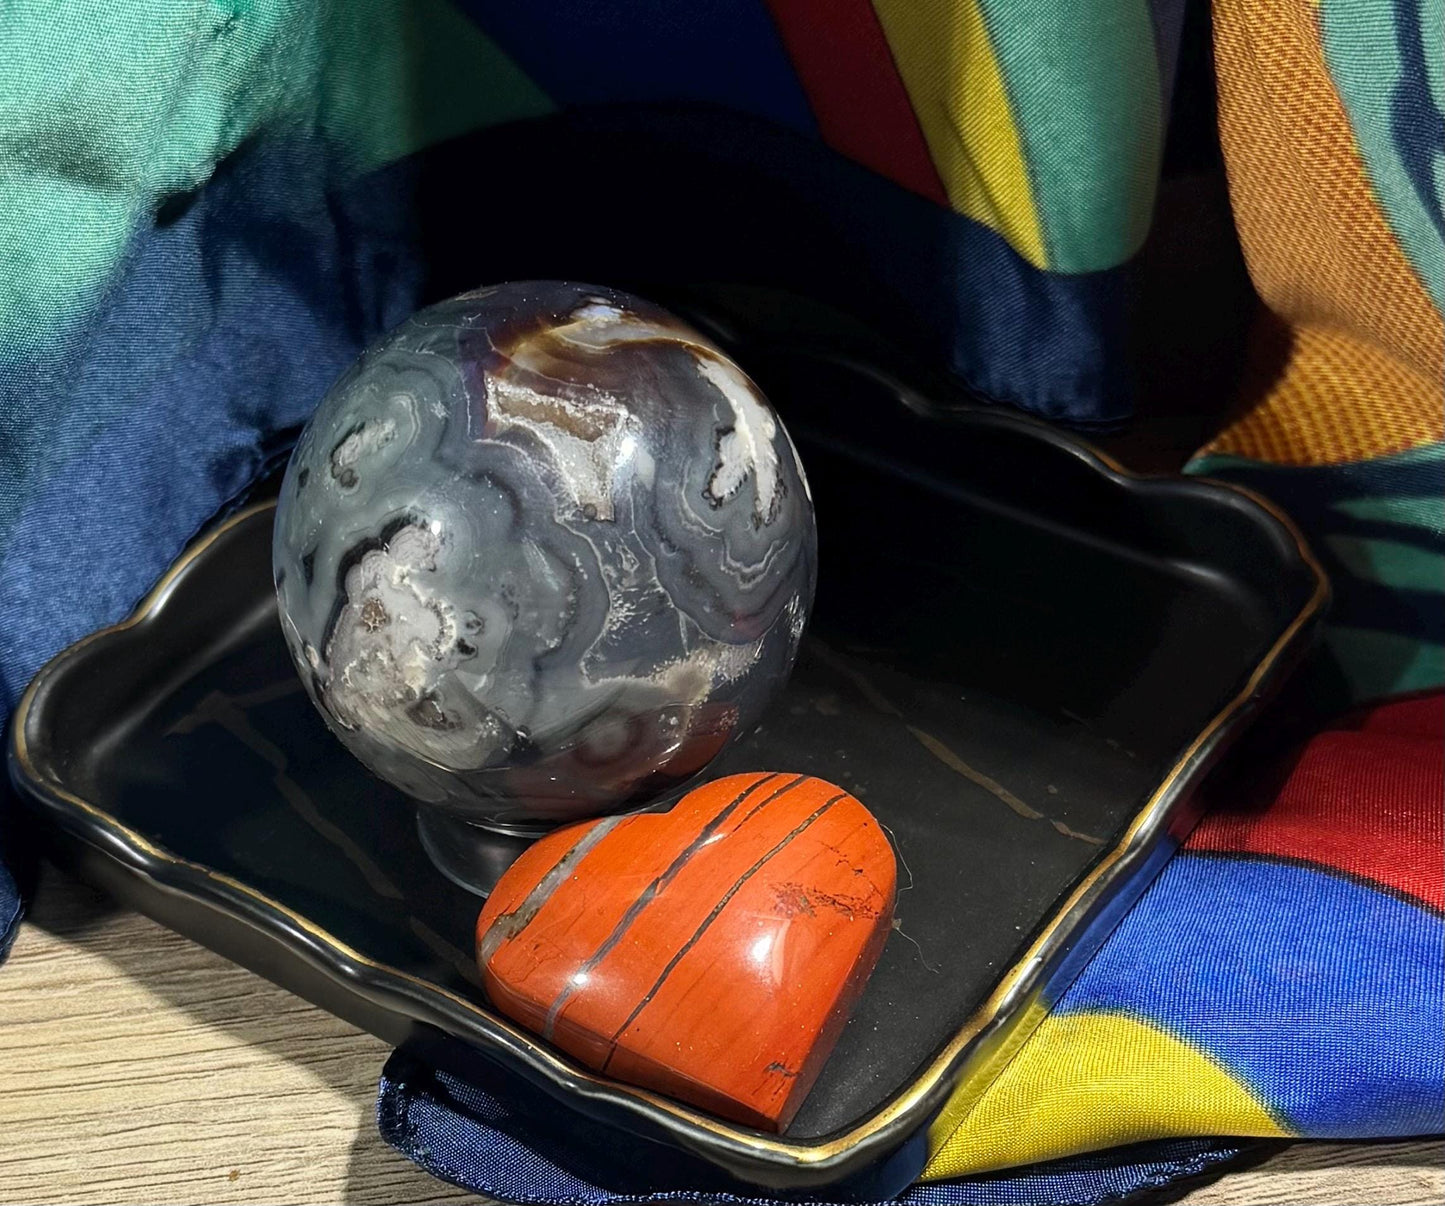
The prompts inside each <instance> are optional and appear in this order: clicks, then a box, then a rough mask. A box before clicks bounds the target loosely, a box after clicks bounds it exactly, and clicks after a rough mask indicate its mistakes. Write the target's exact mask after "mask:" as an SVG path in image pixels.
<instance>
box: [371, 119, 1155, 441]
mask: <svg viewBox="0 0 1445 1206" xmlns="http://www.w3.org/2000/svg"><path fill="white" fill-rule="evenodd" d="M423 158H424V159H426V164H423V165H418V168H417V171H418V173H419V175H418V179H419V181H420V185H421V187H422V188H424V189H425V190H427V192H428V196H427V197H426V198H425V200H424V203H423V206H422V210H421V212H423V213H424V214H425V215H426V226H427V227H428V229H429V230H431V231H432V232H433V234H432V237H433V239H434V241H435V242H437V243H438V244H440V243H441V242H442V241H444V240H445V238H446V234H445V233H444V232H451V231H455V232H458V234H460V235H463V236H464V239H462V240H459V241H456V242H455V243H454V245H453V246H450V247H448V248H446V249H445V251H446V254H445V255H443V254H441V253H440V252H441V249H440V247H438V249H437V251H435V252H433V251H431V250H430V249H429V250H428V252H427V254H428V265H429V266H430V267H433V268H436V269H439V270H441V271H443V272H448V273H450V275H449V277H448V284H449V285H450V286H452V291H456V290H457V289H460V288H462V287H464V285H465V286H470V285H474V284H475V283H476V280H478V279H484V278H485V279H492V280H497V279H508V278H512V279H515V278H518V277H534V278H535V277H544V276H550V277H555V276H562V277H570V278H572V279H583V280H600V281H603V282H606V283H613V284H623V285H629V286H631V287H633V288H635V289H636V290H637V291H639V292H642V293H644V294H646V293H648V292H655V291H656V290H657V289H658V288H659V287H663V286H670V285H676V286H680V287H689V286H693V285H696V284H698V283H700V282H709V281H726V282H729V283H738V284H748V285H769V286H774V287H778V288H783V289H787V290H789V291H791V292H794V293H797V294H799V295H802V296H804V297H808V298H813V299H817V300H820V301H823V302H825V303H827V304H829V305H831V306H834V307H836V308H838V309H841V310H844V311H847V312H851V313H852V314H855V315H857V316H858V317H861V318H863V319H865V320H866V321H867V322H869V323H871V324H873V325H874V326H875V327H876V328H877V329H878V330H880V331H881V332H882V333H883V334H884V335H886V336H887V337H888V338H889V339H891V340H892V341H893V342H894V343H895V344H896V345H897V346H898V348H899V349H901V350H902V351H903V352H904V353H906V354H909V355H911V356H912V357H916V358H917V359H918V360H919V361H921V362H922V363H923V364H925V365H929V366H934V367H939V368H948V369H951V370H952V371H953V372H954V373H955V374H956V375H957V376H958V377H959V378H961V379H962V381H963V382H964V383H965V384H966V385H967V386H969V387H971V388H972V389H973V390H974V391H976V392H977V393H979V394H981V395H982V396H983V397H984V398H986V399H988V400H990V401H994V402H1002V403H1008V404H1012V405H1016V406H1020V407H1022V408H1024V409H1027V410H1032V411H1034V412H1035V413H1038V414H1041V415H1043V416H1045V417H1048V418H1052V419H1056V420H1059V421H1062V422H1066V423H1070V424H1074V425H1080V426H1108V425H1113V424H1117V423H1118V422H1121V421H1122V420H1123V419H1125V418H1126V417H1127V416H1128V414H1129V412H1130V409H1131V406H1132V394H1133V389H1134V381H1135V372H1136V363H1135V361H1136V358H1137V356H1138V353H1139V349H1137V348H1136V347H1133V346H1132V345H1131V341H1130V339H1129V338H1128V334H1127V333H1128V331H1129V329H1130V326H1131V323H1130V317H1131V315H1130V307H1131V306H1132V305H1137V304H1138V302H1137V298H1135V297H1133V296H1132V293H1131V283H1132V282H1133V280H1134V271H1133V269H1132V268H1130V267H1129V266H1127V265H1126V266H1125V267H1123V268H1116V269H1111V270H1109V271H1106V272H1096V273H1088V274H1083V275H1077V276H1060V275H1056V274H1052V273H1047V272H1039V271H1037V270H1035V269H1034V268H1032V267H1030V266H1029V265H1028V264H1027V263H1025V262H1024V261H1023V260H1022V259H1021V258H1019V256H1018V255H1017V254H1016V253H1015V252H1014V251H1013V250H1012V249H1011V248H1010V247H1009V246H1008V244H1007V243H1006V242H1005V241H1004V240H1003V239H1002V238H1001V237H1000V236H999V235H997V234H995V233H994V232H993V231H991V230H989V229H987V228H986V227H984V226H982V225H980V224H979V223H977V222H973V221H971V220H970V219H968V218H964V217H962V216H960V215H958V214H954V213H952V212H950V211H948V210H945V209H943V208H941V207H939V206H937V205H934V204H933V203H932V202H930V201H928V200H926V199H924V198H922V197H919V196H916V195H915V194H913V193H910V192H908V191H907V190H906V189H903V188H900V187H898V186H897V185H895V184H893V183H892V182H890V181H888V180H885V179H883V178H882V177H880V176H878V175H877V174H875V173H873V172H870V171H868V170H867V169H864V168H861V167H859V166H858V165H857V164H854V163H852V162H850V161H848V160H847V159H845V158H843V157H842V156H841V155H838V154H837V153H836V152H833V151H831V150H829V149H828V148H827V147H825V146H823V145H822V144H821V143H818V142H816V141H814V140H813V139H810V138H805V137H802V136H800V135H798V134H796V133H793V132H792V131H789V130H786V129H782V128H780V127H778V126H776V125H773V124H769V123H766V122H760V121H756V120H752V119H749V118H746V117H742V116H739V115H736V114H730V113H726V112H723V111H721V110H717V109H702V108H697V109H692V110H686V109H680V108H678V107H675V106H666V107H663V106H659V107H641V106H639V107H618V108H612V109H589V110H585V111H579V112H575V113H569V114H563V115H560V116H558V117H556V118H548V119H544V120H541V121H535V122H527V123H519V124H516V125H512V126H509V127H503V128H499V129H496V130H494V131H488V132H483V133H482V134H479V135H477V136H475V137H474V138H470V139H467V140H463V141H462V142H459V143H457V144H453V145H452V146H451V147H449V148H442V149H440V150H439V151H438V152H437V153H436V154H434V155H430V156H426V157H423ZM559 172H564V173H565V175H566V176H567V178H568V179H572V180H582V181H586V182H587V184H586V190H585V211H586V212H585V217H579V208H578V207H579V196H578V194H577V192H576V191H574V190H573V189H572V188H570V187H568V188H533V187H525V188H521V187H512V186H510V185H508V184H505V183H504V185H503V186H500V187H499V186H498V183H497V182H498V180H502V181H503V182H506V181H535V180H551V179H554V178H556V177H557V176H558V173H559ZM388 187H392V186H391V185H388ZM433 207H435V208H433ZM479 264H480V265H482V266H484V268H485V271H482V270H481V269H480V268H478V267H477V266H478V265H479ZM458 265H466V266H469V267H471V268H472V269H473V270H474V272H475V275H474V276H473V278H472V279H471V280H465V281H464V280H463V279H462V276H461V273H460V272H458V271H457V270H456V269H457V266H458Z"/></svg>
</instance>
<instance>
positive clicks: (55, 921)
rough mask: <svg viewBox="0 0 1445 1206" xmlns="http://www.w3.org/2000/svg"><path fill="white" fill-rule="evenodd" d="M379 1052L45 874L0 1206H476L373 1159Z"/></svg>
mask: <svg viewBox="0 0 1445 1206" xmlns="http://www.w3.org/2000/svg"><path fill="white" fill-rule="evenodd" d="M386 1056H387V1048H386V1046H385V1044H383V1043H381V1042H380V1041H379V1040H377V1039H374V1038H372V1037H371V1036H369V1035H366V1034H362V1033H360V1032H359V1031H357V1030H356V1029H354V1028H353V1027H351V1026H349V1025H347V1024H345V1023H343V1022H340V1021H338V1020H337V1019H335V1018H333V1017H331V1016H330V1015H329V1014H326V1013H323V1012H322V1011H321V1010H319V1009H316V1008H314V1007H312V1006H310V1005H308V1004H306V1003H305V1002H303V1001H301V1000H300V999H299V998H297V997H294V996H292V995H291V994H289V993H287V992H285V991H283V990H282V989H279V988H276V987H273V986H272V985H271V984H269V983H267V982H266V981H264V980H262V979H260V978H258V977H257V976H254V975H252V974H251V973H250V972H247V971H243V970H242V969H241V968H239V967H236V966H234V965H232V964H230V963H227V962H226V961H225V960H223V959H221V958H220V957H219V956H217V955H214V954H212V953H211V952H210V951H207V950H205V949H204V948H202V947H199V946H196V945H195V944H194V943H191V942H189V941H187V940H186V939H184V938H181V937H178V936H177V935H175V934H172V933H170V932H169V931H167V930H164V929H162V928H161V927H160V926H158V925H156V924H154V923H153V922H151V921H148V920H146V919H145V918H143V917H140V916H139V915H137V914H135V913H133V912H130V911H128V910H125V909H122V908H121V907H120V906H118V905H115V904H113V903H112V902H110V901H108V900H106V899H105V898H103V897H101V896H99V895H98V894H96V893H95V892H93V891H91V890H90V889H88V888H84V887H82V886H80V885H79V884H76V883H74V882H73V881H71V880H68V879H65V878H64V877H62V876H61V875H60V874H59V873H57V872H53V871H50V872H47V874H46V876H45V877H44V879H43V880H42V884H41V888H40V890H39V892H38V893H37V899H36V902H35V905H34V908H33V909H32V911H31V915H30V920H29V921H28V923H27V924H26V925H25V927H24V928H23V929H22V930H21V933H20V936H19V938H18V939H17V941H16V943H15V947H14V950H13V951H12V953H11V955H10V960H9V962H8V964H7V965H6V966H5V967H4V968H3V969H0V1203H21V1202H27V1203H31V1202H45V1203H60V1202H75V1203H82V1202H99V1203H110V1202H160V1203H169V1202H187V1203H189V1202H250V1203H267V1202H278V1203H280V1202H297V1203H300V1202H352V1203H358V1204H365V1203H373V1202H374V1203H410V1202H417V1203H421V1202H461V1201H478V1200H479V1199H477V1198H475V1197H474V1196H473V1195H471V1194H467V1193H465V1192H463V1191H462V1190H459V1189H456V1188H454V1187H452V1186H450V1185H446V1184H443V1183H442V1182H440V1181H436V1180H433V1179H432V1178H431V1177H429V1176H428V1175H427V1174H425V1173H423V1172H422V1171H420V1170H419V1169H417V1168H416V1167H415V1166H413V1165H412V1164H410V1163H409V1162H407V1161H406V1160H404V1159H403V1158H402V1157H401V1156H399V1155H397V1154H396V1153H394V1152H393V1151H391V1149H390V1148H388V1147H387V1146H386V1145H385V1144H384V1143H382V1141H381V1139H380V1138H379V1137H378V1136H377V1133H376V1126H375V1122H374V1119H373V1107H374V1102H375V1095H376V1079H377V1074H378V1073H379V1072H380V1071H381V1065H382V1063H383V1061H384V1060H385V1059H386ZM1442 1165H1445V1144H1442V1143H1440V1142H1412V1143H1390V1144H1294V1145H1291V1146H1288V1147H1283V1148H1281V1149H1280V1150H1278V1151H1276V1152H1275V1153H1274V1154H1273V1155H1271V1156H1269V1158H1267V1159H1266V1160H1264V1161H1263V1162H1262V1163H1257V1164H1256V1165H1255V1166H1253V1167H1249V1168H1243V1169H1238V1170H1235V1171H1231V1172H1229V1173H1226V1174H1224V1175H1223V1176H1222V1177H1219V1178H1217V1179H1214V1180H1211V1181H1209V1182H1207V1183H1201V1184H1196V1185H1195V1186H1193V1187H1191V1188H1190V1189H1189V1190H1188V1191H1187V1192H1185V1193H1184V1194H1183V1195H1182V1196H1181V1194H1180V1191H1179V1190H1178V1189H1175V1190H1172V1191H1170V1192H1169V1193H1168V1194H1167V1195H1166V1196H1163V1197H1159V1198H1150V1199H1148V1201H1150V1202H1157V1203H1162V1202H1163V1201H1166V1200H1167V1201H1171V1202H1174V1201H1182V1202H1186V1203H1190V1204H1201V1206H1202V1204H1203V1203H1233V1204H1237V1206H1244V1204H1247V1203H1248V1204H1263V1203H1274V1202H1278V1203H1300V1204H1303V1203H1338V1204H1340V1206H1345V1204H1349V1206H1364V1204H1368V1203H1388V1204H1390V1206H1403V1204H1405V1203H1441V1202H1445V1171H1442Z"/></svg>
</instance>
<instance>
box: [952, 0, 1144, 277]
mask: <svg viewBox="0 0 1445 1206" xmlns="http://www.w3.org/2000/svg"><path fill="white" fill-rule="evenodd" d="M980 7H981V9H982V11H983V14H984V20H985V22H986V23H987V26H988V31H989V35H990V37H992V39H993V43H994V48H995V51H996V53H997V55H998V60H999V67H1000V70H1001V73H1002V75H1003V79H1004V86H1005V88H1006V90H1007V92H1008V97H1009V102H1010V105H1011V106H1012V108H1013V113H1014V121H1015V124H1016V125H1017V127H1018V130H1019V135H1020V138H1021V141H1022V143H1023V149H1024V159H1025V161H1026V163H1027V165H1028V170H1029V178H1030V182H1031V184H1032V185H1033V191H1034V203H1035V206H1036V207H1037V209H1038V213H1039V220H1040V224H1041V225H1042V227H1043V235H1044V245H1045V249H1046V250H1047V253H1048V260H1049V268H1050V269H1051V270H1053V271H1055V272H1068V273H1077V272H1092V271H1096V270H1098V269H1101V268H1110V267H1113V266H1114V265H1116V264H1120V263H1123V262H1124V261H1125V260H1126V259H1128V258H1129V257H1130V256H1131V255H1132V254H1133V253H1134V252H1135V251H1137V250H1138V248H1139V246H1140V244H1142V243H1143V241H1144V237H1145V235H1146V234H1147V233H1148V231H1149V220H1150V217H1151V216H1152V214H1153V210H1154V193H1155V187H1156V184H1157V182H1158V175H1159V164H1160V159H1161V155H1162V148H1163V139H1164V128H1165V117H1164V104H1165V101H1164V97H1163V94H1162V91H1161V88H1160V76H1159V57H1158V51H1157V49H1156V47H1155V32H1154V19H1153V17H1152V15H1151V12H1150V8H1149V5H1148V3H1147V0H1075V2H1074V3H1072V4H1021V3H1019V2H1018V0H980Z"/></svg>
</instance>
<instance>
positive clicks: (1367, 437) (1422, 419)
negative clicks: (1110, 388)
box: [1204, 0, 1445, 464]
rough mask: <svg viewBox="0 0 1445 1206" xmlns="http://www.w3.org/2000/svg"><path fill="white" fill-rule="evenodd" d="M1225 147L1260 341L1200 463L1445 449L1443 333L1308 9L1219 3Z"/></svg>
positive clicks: (1282, 1)
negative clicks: (1387, 215)
mask: <svg viewBox="0 0 1445 1206" xmlns="http://www.w3.org/2000/svg"><path fill="white" fill-rule="evenodd" d="M1214 37H1215V61H1216V65H1217V71H1218V82H1219V127H1220V141H1221V144H1222V146H1223V148H1224V154H1225V160H1226V163H1227V165H1228V171H1229V187H1230V196H1231V200H1232V202H1233V206H1234V216H1235V223H1236V226H1237V227H1238V230H1239V237H1240V241H1241V243H1242V244H1243V247H1244V253H1245V258H1246V260H1247V261H1248V264H1249V271H1250V276H1251V277H1252V278H1253V280H1254V284H1255V287H1256V289H1257V290H1258V291H1259V294H1260V296H1261V297H1262V298H1263V300H1264V302H1265V304H1266V305H1267V306H1268V307H1269V308H1270V309H1271V310H1272V311H1273V312H1274V314H1275V315H1277V316H1278V318H1279V319H1281V320H1283V322H1284V323H1285V324H1287V325H1288V327H1289V328H1290V330H1289V332H1288V334H1287V335H1286V336H1285V337H1284V338H1283V339H1282V340H1281V339H1280V338H1279V337H1278V328H1277V324H1276V331H1275V338H1274V339H1273V340H1272V341H1271V340H1270V338H1269V334H1268V333H1267V332H1266V334H1265V336H1264V338H1265V341H1266V342H1265V346H1264V347H1263V348H1262V349H1261V351H1260V354H1259V355H1258V356H1257V357H1256V363H1255V371H1254V372H1252V373H1251V374H1250V377H1249V380H1248V381H1247V382H1246V389H1245V396H1244V398H1243V399H1242V402H1243V409H1242V411H1241V413H1240V414H1239V415H1238V416H1237V417H1236V418H1235V419H1234V420H1233V421H1232V422H1231V423H1230V424H1229V425H1228V426H1226V428H1225V429H1224V431H1223V432H1221V434H1220V435H1219V436H1218V437H1217V438H1216V439H1215V441H1214V442H1213V443H1212V444H1211V445H1210V446H1209V447H1208V448H1207V449H1205V450H1204V451H1207V452H1228V453H1235V454H1237V455H1241V456H1249V457H1256V458H1259V459H1263V460H1270V461H1278V462H1281V463H1286V464H1326V463H1338V462H1342V461H1351V460H1362V459H1365V458H1368V457H1374V456H1380V455H1384V454H1387V453H1391V452H1399V451H1402V450H1404V449H1407V448H1412V447H1416V446H1418V445H1420V444H1424V443H1428V442H1430V441H1433V440H1439V439H1442V438H1445V387H1442V380H1445V328H1442V323H1441V318H1440V315H1439V314H1438V313H1437V312H1436V311H1435V309H1434V307H1433V306H1432V305H1431V303H1430V299H1429V296H1428V295H1427V294H1426V292H1425V290H1424V287H1423V286H1422V285H1421V283H1420V281H1419V279H1418V278H1417V277H1416V276H1415V274H1414V271H1413V269H1412V268H1411V267H1410V264H1409V262H1408V261H1407V260H1406V258H1405V255H1404V253H1403V252H1402V251H1401V250H1400V247H1399V245H1398V244H1397V243H1396V241H1395V237H1394V235H1393V234H1392V233H1391V231H1390V229H1389V227H1388V226H1387V225H1386V223H1385V219H1384V217H1383V216H1382V214H1381V212H1380V209H1379V207H1378V205H1377V204H1376V202H1375V200H1374V197H1373V195H1372V193H1371V191H1370V184H1369V180H1368V177H1367V176H1366V174H1365V169H1364V165H1363V163H1362V161H1361V158H1360V154H1359V150H1358V147H1357V146H1356V143H1355V139H1354V135H1353V133H1352V131H1351V129H1350V124H1349V119H1348V117H1347V115H1346V113H1345V110H1344V108H1343V106H1342V104H1341V102H1340V99H1339V96H1338V95H1337V93H1336V91H1335V88H1334V85H1333V83H1332V82H1331V80H1330V76H1329V69H1328V67H1327V66H1326V63H1325V58H1324V51H1323V49H1322V48H1321V45H1320V35H1319V27H1318V16H1317V10H1316V8H1315V5H1314V3H1312V0H1215V4H1214Z"/></svg>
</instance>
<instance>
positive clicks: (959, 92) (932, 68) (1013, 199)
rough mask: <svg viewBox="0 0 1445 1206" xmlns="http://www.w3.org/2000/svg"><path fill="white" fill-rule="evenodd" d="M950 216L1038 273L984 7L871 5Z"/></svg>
mask: <svg viewBox="0 0 1445 1206" xmlns="http://www.w3.org/2000/svg"><path fill="white" fill-rule="evenodd" d="M873 7H874V9H875V10H876V12H877V13H878V20H879V22H880V23H881V24H882V26H883V32H884V35H885V36H886V37H887V39H888V45H889V48H890V49H891V50H892V51H893V58H894V61H895V62H896V63H897V65H898V73H899V75H900V76H902V77H903V85H904V87H905V88H906V89H907V90H908V96H909V99H910V101H912V103H913V109H914V112H915V113H917V115H918V124H919V125H920V126H921V127H922V129H923V136H924V138H925V140H926V141H927V143H928V149H929V153H930V154H931V155H932V156H933V162H934V165H935V166H936V167H937V168H938V174H939V176H940V177H941V178H942V180H943V187H944V188H945V190H947V192H948V199H949V202H950V203H951V204H952V206H953V208H954V209H956V210H957V211H958V212H959V213H961V214H964V215H965V216H966V217H970V218H973V219H974V220H975V221H977V222H981V223H983V224H984V225H985V226H987V227H989V228H990V229H991V230H995V231H997V232H998V233H999V234H1001V235H1002V236H1003V237H1004V238H1005V239H1006V240H1008V243H1009V246H1011V247H1012V248H1013V249H1014V250H1015V251H1017V252H1018V253H1019V255H1021V256H1023V258H1024V259H1026V260H1027V261H1028V262H1029V263H1030V264H1032V265H1033V266H1034V267H1035V268H1048V267H1049V262H1048V253H1047V251H1046V248H1045V245H1044V235H1043V229H1042V226H1041V224H1040V221H1039V214H1038V207H1037V205H1036V204H1035V200H1034V193H1033V187H1032V185H1031V184H1030V182H1029V174H1028V167H1027V165H1026V163H1025V161H1024V153H1023V146H1022V144H1021V142H1020V140H1019V132H1018V127H1017V124H1016V122H1015V119H1014V112H1013V107H1012V105H1011V104H1010V102H1009V97H1008V92H1007V89H1006V88H1005V86H1004V81H1003V75H1002V73H1001V72H1000V70H999V62H998V55H997V54H996V52H995V49H994V45H993V41H992V39H991V38H990V36H989V32H988V28H987V26H986V25H985V23H984V18H983V12H982V10H981V8H980V5H979V2H978V0H874V3H873Z"/></svg>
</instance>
